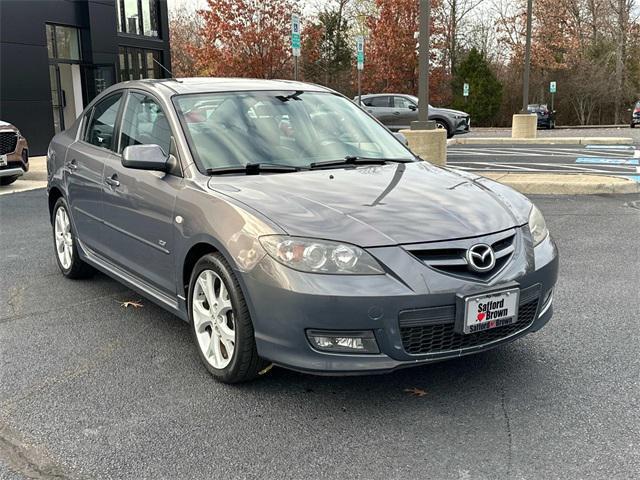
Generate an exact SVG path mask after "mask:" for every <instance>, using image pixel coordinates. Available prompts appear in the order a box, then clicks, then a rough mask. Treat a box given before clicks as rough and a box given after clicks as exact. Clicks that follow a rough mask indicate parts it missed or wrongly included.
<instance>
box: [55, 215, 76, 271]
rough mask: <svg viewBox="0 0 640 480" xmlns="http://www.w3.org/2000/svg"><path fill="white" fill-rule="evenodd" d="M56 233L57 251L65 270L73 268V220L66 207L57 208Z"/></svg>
mask: <svg viewBox="0 0 640 480" xmlns="http://www.w3.org/2000/svg"><path fill="white" fill-rule="evenodd" d="M54 235H55V239H56V253H57V254H58V260H59V261H60V265H62V268H63V269H64V270H68V269H69V268H71V264H72V262H73V236H72V235H71V222H70V221H69V215H67V210H66V209H65V208H64V207H59V208H58V210H56V218H55V221H54Z"/></svg>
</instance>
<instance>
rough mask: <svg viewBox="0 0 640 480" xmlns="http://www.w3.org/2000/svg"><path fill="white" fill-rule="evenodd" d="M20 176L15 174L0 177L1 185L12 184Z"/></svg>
mask: <svg viewBox="0 0 640 480" xmlns="http://www.w3.org/2000/svg"><path fill="white" fill-rule="evenodd" d="M18 178H20V175H13V176H11V177H0V185H2V186H3V187H4V186H6V185H11V184H12V183H13V182H15V181H16V180H17V179H18Z"/></svg>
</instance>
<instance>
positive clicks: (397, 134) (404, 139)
mask: <svg viewBox="0 0 640 480" xmlns="http://www.w3.org/2000/svg"><path fill="white" fill-rule="evenodd" d="M393 136H394V137H396V138H397V139H398V140H400V142H402V144H403V145H404V146H405V147H408V146H409V141H408V140H407V137H405V136H404V135H403V134H401V133H400V132H394V133H393Z"/></svg>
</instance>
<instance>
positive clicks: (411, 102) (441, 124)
mask: <svg viewBox="0 0 640 480" xmlns="http://www.w3.org/2000/svg"><path fill="white" fill-rule="evenodd" d="M354 101H355V102H356V103H358V97H355V98H354ZM362 108H364V109H365V110H367V112H369V113H370V114H372V115H373V116H374V117H376V118H377V119H378V120H379V121H380V122H382V124H383V125H384V126H386V127H387V128H388V129H389V130H392V131H397V130H403V129H408V128H410V127H411V122H415V121H417V120H418V97H414V96H413V95H405V94H396V93H379V94H368V95H362ZM429 120H433V121H435V122H436V127H437V128H441V129H443V130H446V131H447V138H452V137H453V136H454V135H460V134H463V133H469V129H470V127H471V119H470V117H469V114H468V113H465V112H461V111H459V110H451V109H448V108H436V107H432V106H431V105H429Z"/></svg>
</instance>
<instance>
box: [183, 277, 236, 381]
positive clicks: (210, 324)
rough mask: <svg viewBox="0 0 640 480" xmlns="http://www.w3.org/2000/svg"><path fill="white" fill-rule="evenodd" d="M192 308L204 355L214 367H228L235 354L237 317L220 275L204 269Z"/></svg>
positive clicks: (199, 342) (197, 281)
mask: <svg viewBox="0 0 640 480" xmlns="http://www.w3.org/2000/svg"><path fill="white" fill-rule="evenodd" d="M191 307H192V311H193V323H194V328H195V331H196V336H197V338H198V346H199V347H200V350H201V351H202V354H203V355H204V357H205V358H206V360H207V362H209V364H211V366H212V367H213V368H216V369H219V370H220V369H223V368H225V367H226V366H227V365H229V363H231V359H232V358H233V353H234V351H235V344H236V328H235V316H234V312H233V306H232V305H231V299H230V298H229V291H228V290H227V287H226V286H225V284H224V282H223V281H222V278H220V276H219V275H218V274H217V273H215V272H214V271H212V270H203V271H202V272H201V273H200V275H198V279H197V280H196V283H195V289H194V292H193V297H192V305H191Z"/></svg>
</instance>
